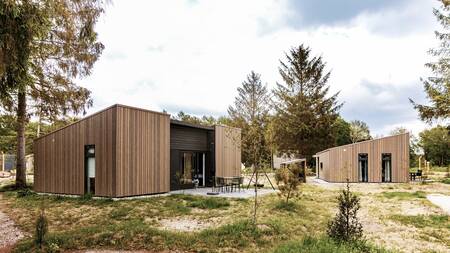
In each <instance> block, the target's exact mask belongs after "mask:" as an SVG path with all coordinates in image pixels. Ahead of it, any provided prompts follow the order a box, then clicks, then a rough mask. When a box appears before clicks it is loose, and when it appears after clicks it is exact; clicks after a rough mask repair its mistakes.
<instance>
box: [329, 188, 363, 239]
mask: <svg viewBox="0 0 450 253" xmlns="http://www.w3.org/2000/svg"><path fill="white" fill-rule="evenodd" d="M338 203H339V212H338V213H337V214H336V217H335V218H334V219H333V220H331V221H330V222H329V223H328V228H327V234H328V236H329V237H331V238H332V239H334V240H336V241H338V242H342V241H343V242H355V241H359V240H361V239H362V238H363V229H362V224H361V223H360V222H359V219H358V216H357V214H358V210H359V209H360V207H361V206H360V203H359V197H358V196H356V195H355V194H353V193H352V192H351V191H350V185H349V183H348V180H347V187H346V189H344V190H342V192H341V194H340V195H339V196H338Z"/></svg>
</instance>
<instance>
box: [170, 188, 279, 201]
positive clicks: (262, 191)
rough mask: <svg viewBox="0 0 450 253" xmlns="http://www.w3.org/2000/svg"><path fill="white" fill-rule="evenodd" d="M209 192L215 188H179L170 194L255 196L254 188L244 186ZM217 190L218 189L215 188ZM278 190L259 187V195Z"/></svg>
mask: <svg viewBox="0 0 450 253" xmlns="http://www.w3.org/2000/svg"><path fill="white" fill-rule="evenodd" d="M208 192H213V188H211V187H201V188H197V189H186V190H177V191H171V192H169V194H188V195H197V196H205V197H221V198H240V199H248V198H252V197H254V196H255V189H254V188H249V189H248V190H247V188H243V189H241V190H240V191H239V190H237V191H233V192H219V194H217V195H208ZM215 192H217V189H215ZM276 192H277V191H276V190H272V189H261V188H260V189H258V196H263V195H267V194H271V193H276Z"/></svg>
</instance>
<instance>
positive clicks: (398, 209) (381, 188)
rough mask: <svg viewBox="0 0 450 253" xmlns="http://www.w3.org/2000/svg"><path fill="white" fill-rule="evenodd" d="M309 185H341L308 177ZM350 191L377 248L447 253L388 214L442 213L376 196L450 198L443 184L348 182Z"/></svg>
mask: <svg viewBox="0 0 450 253" xmlns="http://www.w3.org/2000/svg"><path fill="white" fill-rule="evenodd" d="M308 182H309V183H311V184H314V185H318V186H320V187H322V188H325V189H328V190H340V189H343V188H344V187H345V185H346V184H343V183H328V182H325V181H322V180H315V179H313V178H310V179H309V180H308ZM350 189H351V190H352V191H353V192H357V193H358V194H359V195H360V198H361V209H360V212H359V217H360V219H361V222H362V223H363V228H364V233H365V235H366V237H367V238H368V239H369V240H370V241H371V242H373V243H375V244H376V245H383V246H384V247H386V248H388V249H392V250H399V251H401V252H428V251H429V250H431V249H432V250H434V251H436V252H450V248H448V247H446V246H445V245H443V244H441V243H438V242H434V241H428V240H423V239H422V238H420V236H419V234H420V233H419V231H418V229H417V228H415V227H413V226H406V225H403V224H400V223H398V222H394V221H392V220H390V219H389V218H387V217H389V216H391V215H397V214H398V215H433V214H436V215H442V214H445V213H444V211H443V210H442V209H441V208H440V207H438V206H436V205H433V204H432V203H431V202H429V201H427V200H426V199H410V200H398V199H386V198H380V197H377V196H379V195H380V193H382V192H389V191H392V192H397V191H401V192H416V191H424V192H426V193H441V194H445V195H447V196H449V195H450V186H448V185H444V184H425V185H423V184H421V183H415V182H414V183H409V184H395V183H368V184H362V183H351V184H350Z"/></svg>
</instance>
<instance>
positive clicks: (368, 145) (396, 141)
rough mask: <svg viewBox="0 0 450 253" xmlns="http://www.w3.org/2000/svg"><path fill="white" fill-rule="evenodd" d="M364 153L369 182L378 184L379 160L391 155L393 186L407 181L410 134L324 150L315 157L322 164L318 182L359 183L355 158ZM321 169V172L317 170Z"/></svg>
mask: <svg viewBox="0 0 450 253" xmlns="http://www.w3.org/2000/svg"><path fill="white" fill-rule="evenodd" d="M360 153H367V154H368V156H369V157H368V159H369V161H368V163H369V167H368V170H369V177H368V180H369V182H381V168H382V167H381V166H382V163H381V157H382V154H383V153H391V154H392V182H408V181H409V134H407V133H406V134H400V135H395V136H389V137H384V138H380V139H375V140H370V141H364V142H359V143H355V144H350V145H345V146H340V147H335V148H331V149H328V150H325V151H323V152H320V153H318V154H317V156H318V157H319V162H323V170H321V171H320V173H319V178H321V179H324V180H326V181H330V182H345V181H346V179H347V178H349V180H350V181H351V182H358V154H360ZM319 169H320V168H319Z"/></svg>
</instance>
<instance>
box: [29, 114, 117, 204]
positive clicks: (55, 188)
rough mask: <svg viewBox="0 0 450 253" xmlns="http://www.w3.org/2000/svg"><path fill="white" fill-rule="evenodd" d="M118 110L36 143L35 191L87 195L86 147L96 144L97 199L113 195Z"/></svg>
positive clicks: (62, 129) (99, 115)
mask: <svg viewBox="0 0 450 253" xmlns="http://www.w3.org/2000/svg"><path fill="white" fill-rule="evenodd" d="M116 113H117V107H116V106H113V107H109V108H107V109H105V110H103V111H100V112H98V113H96V114H93V115H91V116H89V117H87V118H85V119H83V120H80V121H78V122H76V123H74V124H71V125H68V126H66V127H64V128H61V129H59V130H57V131H55V132H52V133H50V134H48V135H45V136H42V137H40V138H38V139H36V140H35V141H34V157H35V159H34V163H35V164H34V189H35V190H36V191H38V192H48V193H61V194H76V195H81V194H84V186H85V182H84V181H85V164H84V163H85V158H84V154H85V150H84V148H85V145H95V149H96V150H95V151H96V181H95V189H96V195H98V196H114V190H115V189H113V188H114V187H113V186H114V184H113V171H114V170H115V165H116V164H115V158H116V157H115V155H116V152H115V148H114V146H115V138H116V136H115V125H116V116H115V115H116Z"/></svg>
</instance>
